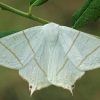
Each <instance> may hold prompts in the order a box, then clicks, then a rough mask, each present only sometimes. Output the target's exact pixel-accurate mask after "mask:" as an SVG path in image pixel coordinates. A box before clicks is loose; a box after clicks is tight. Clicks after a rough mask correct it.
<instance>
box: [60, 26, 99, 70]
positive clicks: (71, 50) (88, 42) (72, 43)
mask: <svg viewBox="0 0 100 100" xmlns="http://www.w3.org/2000/svg"><path fill="white" fill-rule="evenodd" d="M61 29H62V37H61V39H60V40H61V43H62V46H63V48H64V50H65V52H66V54H67V56H68V58H69V59H70V60H71V62H72V63H73V64H74V65H75V66H76V67H77V68H78V69H79V70H81V71H87V70H92V69H95V68H99V67H100V39H98V38H96V37H94V36H92V35H89V34H86V33H84V32H80V31H77V30H75V29H72V28H69V27H64V26H61ZM68 30H69V31H68Z"/></svg>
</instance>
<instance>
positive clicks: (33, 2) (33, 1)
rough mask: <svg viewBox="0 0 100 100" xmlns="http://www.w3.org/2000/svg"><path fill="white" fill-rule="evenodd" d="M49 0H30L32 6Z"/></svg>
mask: <svg viewBox="0 0 100 100" xmlns="http://www.w3.org/2000/svg"><path fill="white" fill-rule="evenodd" d="M47 1H48V0H30V6H31V7H33V6H39V5H42V4H44V3H45V2H47Z"/></svg>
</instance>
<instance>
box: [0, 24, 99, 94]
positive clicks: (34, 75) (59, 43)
mask: <svg viewBox="0 0 100 100" xmlns="http://www.w3.org/2000/svg"><path fill="white" fill-rule="evenodd" d="M0 65H1V66H4V67H8V68H12V69H17V70H19V74H20V75H21V76H22V77H23V78H24V79H25V80H27V81H28V83H29V90H30V91H31V94H32V93H33V92H34V91H35V90H39V89H41V88H44V87H47V86H49V85H51V84H53V85H55V86H59V87H62V88H65V89H68V90H70V91H71V92H72V89H73V87H74V83H75V82H76V80H77V79H79V78H80V77H82V75H84V73H85V71H87V70H92V69H95V68H99V67H100V39H98V38H96V37H94V36H92V35H89V34H86V33H84V32H80V31H78V30H75V29H72V28H69V27H66V26H60V25H58V24H55V23H49V24H46V25H44V26H36V27H32V28H29V29H26V30H23V31H20V32H17V33H15V34H12V35H9V36H6V37H4V38H1V39H0Z"/></svg>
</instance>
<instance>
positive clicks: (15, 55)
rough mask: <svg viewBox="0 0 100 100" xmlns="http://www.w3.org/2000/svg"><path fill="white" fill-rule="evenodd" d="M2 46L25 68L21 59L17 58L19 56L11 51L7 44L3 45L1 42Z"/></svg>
mask: <svg viewBox="0 0 100 100" xmlns="http://www.w3.org/2000/svg"><path fill="white" fill-rule="evenodd" d="M0 44H1V45H2V46H3V47H5V48H6V49H7V50H8V51H9V52H10V53H11V54H12V55H13V56H14V57H15V58H16V59H17V60H18V62H19V63H20V64H21V65H22V66H23V63H22V62H21V61H20V59H19V58H18V57H17V55H16V54H15V53H14V52H13V51H12V50H11V49H9V48H8V47H7V46H6V45H5V44H3V43H2V42H0Z"/></svg>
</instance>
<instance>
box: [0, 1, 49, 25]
mask: <svg viewBox="0 0 100 100" xmlns="http://www.w3.org/2000/svg"><path fill="white" fill-rule="evenodd" d="M0 8H2V10H7V11H10V12H12V13H15V14H17V15H20V16H23V17H26V18H29V19H32V20H35V21H37V22H40V23H42V24H47V23H49V21H46V20H44V19H41V18H38V17H36V16H33V15H30V14H28V13H25V12H22V11H20V10H18V9H15V8H13V7H11V6H8V5H6V4H4V3H1V2H0Z"/></svg>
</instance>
